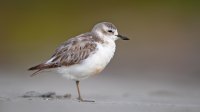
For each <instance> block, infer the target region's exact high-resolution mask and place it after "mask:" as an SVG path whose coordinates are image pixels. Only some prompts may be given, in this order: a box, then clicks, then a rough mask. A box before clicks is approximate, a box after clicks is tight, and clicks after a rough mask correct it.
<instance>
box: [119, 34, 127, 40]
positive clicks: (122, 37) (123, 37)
mask: <svg viewBox="0 0 200 112" xmlns="http://www.w3.org/2000/svg"><path fill="white" fill-rule="evenodd" d="M116 36H117V37H119V38H121V39H122V40H130V39H129V38H128V37H125V36H122V35H116Z"/></svg>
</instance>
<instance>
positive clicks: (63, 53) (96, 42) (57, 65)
mask: <svg viewBox="0 0 200 112" xmlns="http://www.w3.org/2000/svg"><path fill="white" fill-rule="evenodd" d="M118 39H122V40H129V38H128V37H126V36H122V35H120V34H118V31H117V28H116V26H115V25H114V24H112V23H110V22H100V23H97V24H96V25H94V27H93V28H92V30H91V31H90V32H87V33H83V34H80V35H78V36H75V37H72V38H70V39H68V40H67V41H65V42H64V43H62V44H61V45H60V46H58V47H57V49H56V50H55V52H54V53H53V55H52V56H51V57H50V58H49V60H47V61H45V62H43V63H41V64H38V65H36V66H33V67H31V68H29V69H28V70H31V71H33V70H34V71H35V72H33V73H32V74H31V76H35V75H37V74H39V73H40V72H41V71H47V70H48V71H49V70H50V71H55V72H56V73H58V74H61V75H62V76H64V77H66V78H67V79H71V80H73V81H75V82H76V88H77V92H78V98H77V100H78V101H79V102H94V101H92V100H84V99H83V98H82V96H81V93H80V81H81V80H83V79H86V78H88V77H90V76H93V75H96V74H99V73H100V72H101V71H102V70H103V69H104V68H105V67H106V65H107V64H108V63H109V62H110V60H111V59H112V58H113V56H114V53H115V50H116V43H115V42H116V40H118Z"/></svg>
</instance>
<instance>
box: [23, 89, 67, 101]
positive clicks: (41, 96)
mask: <svg viewBox="0 0 200 112" xmlns="http://www.w3.org/2000/svg"><path fill="white" fill-rule="evenodd" d="M21 97H22V98H27V99H29V100H32V99H36V98H37V99H44V100H54V99H70V98H71V94H65V95H57V94H56V93H55V92H46V93H40V92H36V91H28V92H26V93H24V94H23V95H22V96H21Z"/></svg>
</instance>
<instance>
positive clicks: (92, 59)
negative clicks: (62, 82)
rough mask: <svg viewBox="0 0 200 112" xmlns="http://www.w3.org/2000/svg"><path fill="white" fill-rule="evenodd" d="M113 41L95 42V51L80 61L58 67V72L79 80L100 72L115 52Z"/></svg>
mask: <svg viewBox="0 0 200 112" xmlns="http://www.w3.org/2000/svg"><path fill="white" fill-rule="evenodd" d="M115 47H116V45H115V42H114V41H113V40H108V41H105V42H104V43H103V44H101V43H97V51H96V52H95V53H94V54H92V55H90V56H89V57H88V58H87V59H85V60H84V61H83V62H82V63H80V64H76V65H72V66H69V67H59V68H58V70H57V71H58V72H59V73H61V74H62V75H63V76H65V77H67V78H69V79H74V80H81V79H85V78H88V77H89V76H91V75H95V74H97V73H99V72H101V71H102V70H103V69H104V68H105V67H106V65H107V64H108V63H109V62H110V60H111V59H112V57H113V55H114V52H115Z"/></svg>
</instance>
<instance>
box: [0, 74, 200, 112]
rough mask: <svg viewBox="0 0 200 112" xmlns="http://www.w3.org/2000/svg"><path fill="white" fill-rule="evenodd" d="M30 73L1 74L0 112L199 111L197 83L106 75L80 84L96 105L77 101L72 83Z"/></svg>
mask: <svg viewBox="0 0 200 112" xmlns="http://www.w3.org/2000/svg"><path fill="white" fill-rule="evenodd" d="M27 74H28V73H24V75H15V74H8V75H5V74H4V75H1V77H0V112H90V111H91V112H106V111H107V112H199V111H200V90H199V85H198V84H197V85H192V86H185V85H183V84H181V85H179V84H176V83H175V82H170V81H169V80H163V79H160V81H156V79H154V78H152V79H151V78H142V77H137V76H134V75H133V76H131V75H128V76H127V77H121V76H120V75H116V76H115V75H114V74H112V73H106V72H104V73H103V74H101V75H98V76H95V77H93V78H89V79H87V80H84V81H81V83H80V84H81V92H82V96H83V98H85V99H89V100H95V102H78V101H77V100H76V97H77V93H76V88H75V87H76V86H75V83H74V82H73V81H70V80H66V79H64V78H62V77H61V76H58V75H55V74H49V73H44V74H41V75H38V76H36V77H32V78H31V77H29V76H28V75H27ZM129 74H131V73H129ZM125 76H126V75H125Z"/></svg>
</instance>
